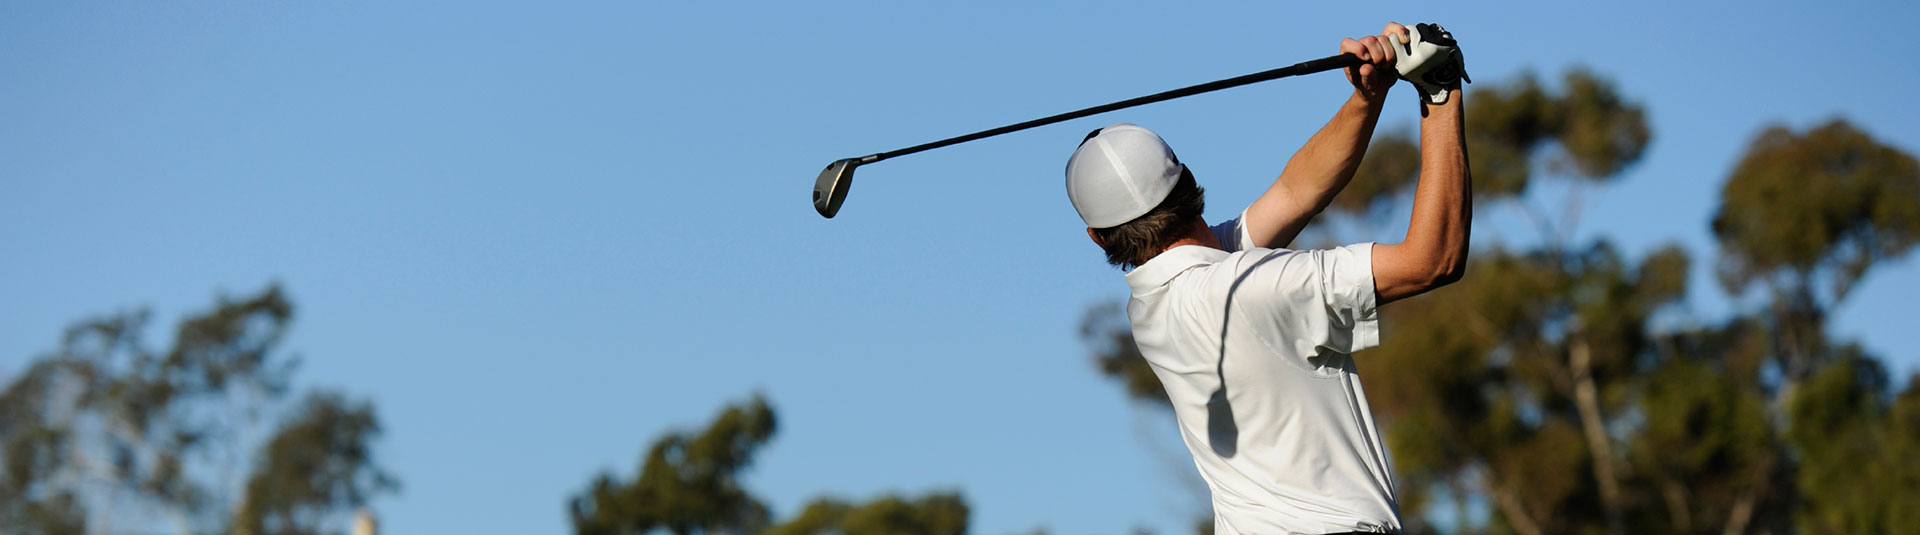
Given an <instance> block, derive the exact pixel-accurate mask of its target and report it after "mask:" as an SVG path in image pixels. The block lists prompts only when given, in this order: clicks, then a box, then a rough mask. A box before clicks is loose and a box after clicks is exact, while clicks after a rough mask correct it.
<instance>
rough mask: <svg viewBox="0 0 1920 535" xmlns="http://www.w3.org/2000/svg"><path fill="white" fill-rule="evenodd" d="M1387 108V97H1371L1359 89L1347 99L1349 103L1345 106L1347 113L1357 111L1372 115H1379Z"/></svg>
mask: <svg viewBox="0 0 1920 535" xmlns="http://www.w3.org/2000/svg"><path fill="white" fill-rule="evenodd" d="M1386 106H1387V95H1385V94H1381V95H1380V96H1378V97H1370V96H1367V94H1366V93H1365V92H1362V91H1360V90H1359V89H1355V90H1353V94H1352V95H1350V96H1348V97H1347V103H1346V104H1345V105H1344V107H1345V108H1346V111H1357V112H1363V113H1368V114H1372V115H1379V114H1380V111H1381V110H1382V109H1384V108H1386Z"/></svg>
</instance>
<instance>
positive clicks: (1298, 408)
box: [1127, 220, 1400, 534]
mask: <svg viewBox="0 0 1920 535" xmlns="http://www.w3.org/2000/svg"><path fill="white" fill-rule="evenodd" d="M1215 235H1216V236H1218V237H1220V238H1222V239H1220V240H1219V241H1220V243H1221V244H1222V246H1223V247H1224V248H1226V249H1229V250H1235V249H1239V243H1241V240H1240V237H1241V235H1242V232H1241V231H1240V228H1239V220H1234V221H1229V222H1227V223H1226V224H1224V225H1221V226H1220V227H1218V228H1217V229H1216V232H1215ZM1372 247H1373V245H1372V244H1370V243H1363V244H1358V245H1352V246H1348V247H1342V248H1338V249H1331V250H1315V251H1292V250H1285V249H1262V248H1249V249H1247V250H1245V251H1237V252H1228V251H1223V250H1220V249H1213V248H1209V247H1201V246H1184V247H1176V248H1174V249H1170V250H1167V251H1166V252H1164V253H1162V254H1160V255H1159V256H1157V257H1155V258H1154V259H1153V260H1151V261H1149V262H1147V263H1146V264H1144V265H1141V266H1140V267H1139V268H1137V269H1135V270H1133V271H1132V272H1130V273H1128V274H1127V281H1128V284H1129V285H1130V286H1132V288H1133V298H1132V300H1131V302H1130V303H1129V304H1128V315H1129V317H1130V318H1131V320H1132V323H1133V333H1134V340H1135V342H1136V343H1137V344H1138V345H1139V347H1140V350H1141V353H1142V354H1143V355H1145V356H1146V359H1147V361H1148V363H1150V364H1151V365H1152V366H1153V369H1154V372H1155V374H1157V375H1158V376H1159V378H1160V381H1161V384H1162V385H1163V386H1164V387H1165V388H1166V391H1167V395H1168V397H1169V399H1170V400H1171V401H1172V403H1173V407H1174V412H1175V415H1176V416H1177V417H1178V419H1179V425H1180V430H1181V436H1182V438H1183V439H1184V440H1185V442H1186V444H1187V447H1188V449H1189V450H1191V451H1192V453H1193V457H1194V464H1195V465H1196V466H1197V467H1198V468H1199V470H1200V474H1201V476H1202V477H1203V478H1205V479H1206V481H1207V484H1208V486H1209V487H1210V488H1211V490H1212V492H1213V506H1214V512H1215V526H1214V527H1215V530H1216V533H1221V534H1233V533H1288V532H1298V533H1333V532H1343V531H1398V530H1399V529H1400V516H1399V511H1398V507H1397V505H1396V503H1395V501H1394V498H1393V487H1392V485H1393V483H1392V479H1391V475H1390V474H1391V472H1390V471H1389V468H1388V465H1387V460H1386V455H1385V452H1384V450H1383V449H1382V447H1381V443H1380V438H1379V432H1378V430H1377V428H1376V427H1375V426H1374V423H1373V419H1372V415H1371V413H1370V411H1369V410H1368V409H1367V401H1366V395H1365V393H1364V392H1363V391H1362V390H1361V387H1360V379H1359V376H1358V375H1356V374H1355V373H1354V370H1355V368H1354V363H1353V359H1352V357H1351V356H1350V355H1349V353H1351V352H1353V351H1358V350H1361V349H1366V348H1368V347H1373V346H1374V345H1377V344H1378V343H1379V331H1378V325H1377V321H1376V319H1375V318H1376V313H1375V308H1374V307H1375V304H1374V288H1373V280H1372V269H1371V267H1370V262H1371V250H1372Z"/></svg>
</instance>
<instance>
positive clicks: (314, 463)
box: [233, 391, 399, 535]
mask: <svg viewBox="0 0 1920 535" xmlns="http://www.w3.org/2000/svg"><path fill="white" fill-rule="evenodd" d="M379 434H380V422H379V420H378V419H377V418H376V417H375V416H374V413H373V406H372V405H371V404H369V403H367V402H355V401H352V400H349V399H347V398H346V396H343V395H341V394H339V393H337V392H326V391H320V392H313V393H310V394H308V395H307V398H306V399H305V400H304V401H302V402H301V405H300V408H299V409H297V410H296V411H295V412H294V416H293V417H292V418H290V419H289V420H287V422H286V423H285V424H283V425H282V426H281V428H280V431H279V432H278V433H276V434H275V435H274V437H273V439H272V440H269V441H268V442H267V445H266V448H265V450H264V451H263V452H262V454H261V455H260V456H259V459H258V461H257V462H256V466H255V468H254V470H253V475H252V476H251V477H249V478H248V480H247V486H246V494H245V498H244V499H243V501H242V502H241V504H240V508H239V511H238V512H236V513H235V514H234V526H233V530H234V533H236V534H238V535H253V534H269V533H273V534H286V535H293V534H313V533H318V532H319V530H318V527H319V526H322V525H324V524H325V519H326V517H327V516H328V515H331V514H334V513H336V512H338V511H345V510H351V509H353V508H355V507H358V506H359V505H361V504H364V503H366V502H367V500H368V499H369V498H371V497H372V495H373V494H375V493H378V492H384V491H389V490H394V489H396V488H398V486H399V483H398V482H397V481H396V480H395V479H394V477H393V476H392V475H391V474H388V473H386V472H385V471H382V470H379V469H370V468H369V467H371V466H373V451H372V449H371V448H369V446H370V445H371V443H372V442H373V438H374V437H376V436H378V435H379Z"/></svg>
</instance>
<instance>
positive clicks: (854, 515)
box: [568, 395, 968, 535]
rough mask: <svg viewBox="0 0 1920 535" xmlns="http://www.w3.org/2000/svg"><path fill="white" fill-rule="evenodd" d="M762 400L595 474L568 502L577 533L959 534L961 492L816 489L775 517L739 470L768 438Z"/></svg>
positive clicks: (963, 507) (769, 423)
mask: <svg viewBox="0 0 1920 535" xmlns="http://www.w3.org/2000/svg"><path fill="white" fill-rule="evenodd" d="M775 421H776V419H775V416H774V412H773V408H772V407H770V406H768V404H767V402H766V400H765V399H763V398H761V397H760V396H757V395H756V396H754V397H753V398H752V399H750V400H748V401H746V402H744V403H740V404H736V405H732V406H729V407H727V408H726V409H724V410H722V411H721V412H720V414H719V416H717V417H715V418H714V421H713V423H711V424H709V425H708V426H707V428H706V429H704V430H701V431H699V432H697V433H684V432H683V433H667V434H666V435H665V436H662V437H660V438H659V439H657V440H655V441H654V443H653V445H652V446H651V447H649V448H648V449H647V455H646V457H645V458H644V459H643V460H642V461H641V468H640V473H639V475H637V476H635V478H634V479H632V480H630V481H624V482H623V481H618V480H616V479H615V477H614V476H613V475H611V474H607V473H602V474H600V475H599V476H596V477H595V478H594V479H593V482H592V483H590V484H589V486H588V488H587V490H586V492H584V493H582V494H580V495H577V496H574V497H573V498H572V499H571V500H570V501H569V502H568V510H569V514H570V515H571V516H572V518H573V529H574V532H575V533H578V534H580V535H615V534H618V535H627V534H635V535H637V534H645V533H653V532H657V531H666V532H669V533H673V534H675V535H691V534H696V533H699V534H720V533H766V534H768V535H893V534H909V533H911V534H925V535H963V534H965V533H966V531H967V515H968V509H967V502H966V500H965V499H964V498H962V497H961V496H960V494H958V493H933V494H928V495H926V496H923V497H920V498H917V499H907V498H902V497H899V496H882V497H880V498H877V499H875V500H873V501H871V502H867V503H864V504H855V503H849V502H845V501H841V500H837V499H832V498H822V499H818V500H815V501H814V502H813V503H810V504H808V505H807V506H806V507H805V508H804V509H802V510H801V511H800V514H798V515H795V516H794V517H793V518H792V519H789V520H788V521H787V522H785V523H782V524H779V525H773V524H772V523H771V519H770V518H769V516H770V515H769V513H768V511H767V507H766V506H765V505H763V504H761V502H760V500H759V499H758V498H755V497H754V496H753V495H752V494H750V493H748V492H747V491H746V489H745V488H744V487H742V486H741V484H740V480H739V478H740V472H741V471H743V470H745V469H746V468H747V467H748V466H750V465H751V464H752V460H753V456H754V454H755V453H756V452H757V451H758V450H759V449H760V447H761V446H764V445H765V444H766V443H767V441H768V440H770V439H772V438H773V433H774V431H775V429H776V427H777V426H776V425H775Z"/></svg>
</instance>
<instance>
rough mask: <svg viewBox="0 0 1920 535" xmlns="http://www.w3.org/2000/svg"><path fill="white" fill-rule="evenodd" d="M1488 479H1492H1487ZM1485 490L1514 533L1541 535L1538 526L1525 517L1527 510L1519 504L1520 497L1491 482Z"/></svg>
mask: <svg viewBox="0 0 1920 535" xmlns="http://www.w3.org/2000/svg"><path fill="white" fill-rule="evenodd" d="M1488 475H1489V476H1491V475H1492V474H1488ZM1488 479H1489V480H1491V479H1493V478H1492V477H1488ZM1487 490H1489V491H1491V494H1493V504H1494V506H1495V507H1499V508H1500V514H1501V515H1503V516H1505V517H1507V522H1508V523H1510V524H1513V530H1514V531H1518V532H1520V535H1541V531H1540V524H1539V523H1536V522H1534V521H1533V517H1531V516H1528V515H1527V508H1526V507H1525V506H1523V505H1521V504H1520V497H1518V496H1514V495H1513V492H1511V491H1508V490H1507V488H1506V487H1504V486H1501V485H1500V484H1499V483H1496V482H1492V481H1489V482H1488V483H1487Z"/></svg>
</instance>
